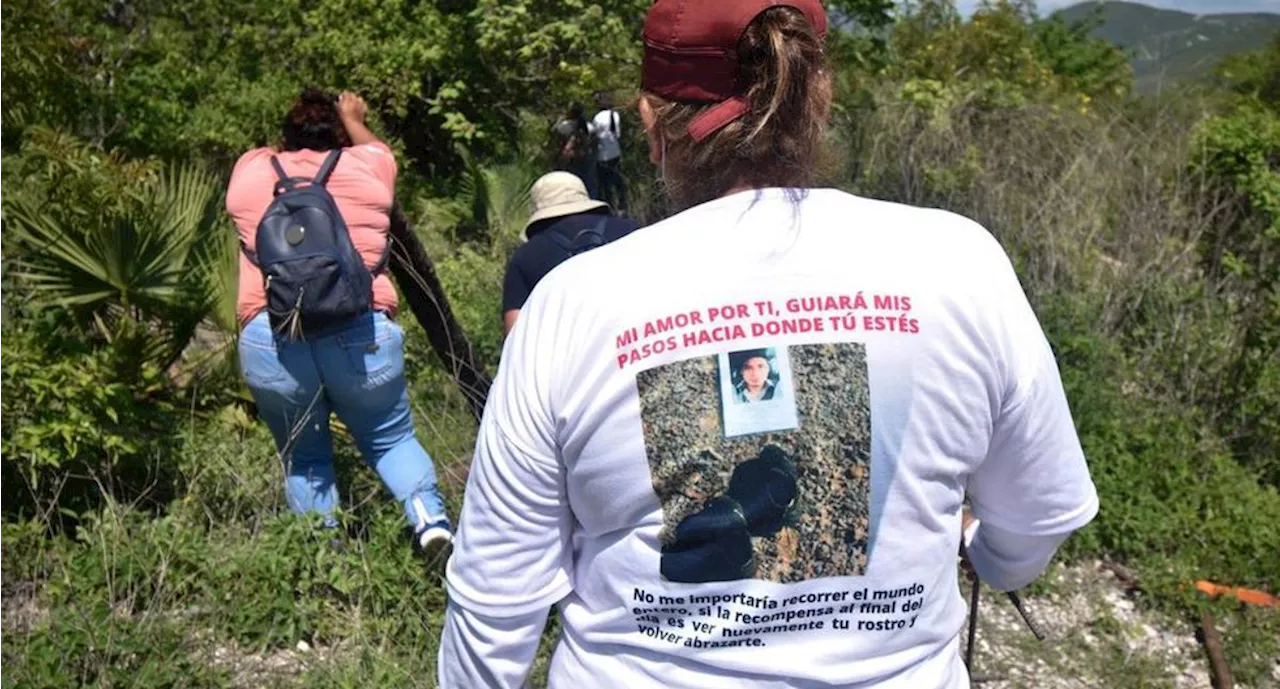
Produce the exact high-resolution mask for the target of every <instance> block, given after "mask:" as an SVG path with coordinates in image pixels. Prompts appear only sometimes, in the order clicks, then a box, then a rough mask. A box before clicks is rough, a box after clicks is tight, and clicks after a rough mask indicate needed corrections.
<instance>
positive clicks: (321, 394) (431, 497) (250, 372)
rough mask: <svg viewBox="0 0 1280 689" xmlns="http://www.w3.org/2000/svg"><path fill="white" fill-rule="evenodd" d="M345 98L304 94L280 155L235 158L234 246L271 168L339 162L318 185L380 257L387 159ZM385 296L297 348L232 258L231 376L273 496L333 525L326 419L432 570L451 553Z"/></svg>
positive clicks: (380, 290) (251, 275)
mask: <svg viewBox="0 0 1280 689" xmlns="http://www.w3.org/2000/svg"><path fill="white" fill-rule="evenodd" d="M364 116H365V104H364V101H363V100H362V99H361V98H360V97H359V96H357V95H355V94H352V93H343V94H342V96H341V97H340V98H338V99H337V100H336V102H335V100H334V98H333V97H332V96H329V95H328V94H326V93H324V92H322V91H318V90H307V91H304V92H303V93H302V95H301V97H299V99H298V101H297V102H296V103H295V104H294V106H293V108H292V109H291V110H290V111H289V114H288V116H287V117H286V118H285V121H284V131H283V140H284V143H283V146H281V147H280V149H279V150H277V149H274V148H258V149H254V150H252V151H249V152H248V153H245V154H244V155H243V156H241V157H240V160H239V161H238V162H237V163H236V166H235V170H234V172H232V174H231V182H230V185H229V186H228V188H227V212H228V213H230V214H231V217H232V219H233V220H234V221H235V225H236V229H237V231H238V232H239V234H240V240H241V241H242V242H243V243H244V245H245V247H246V248H247V249H248V250H250V251H252V250H254V248H255V247H254V241H255V235H256V232H257V227H258V223H259V221H260V220H261V219H262V215H263V213H264V211H266V209H267V206H268V205H270V203H271V201H272V199H273V193H274V192H273V190H274V188H275V186H276V173H275V171H274V169H273V168H272V165H271V159H272V157H275V158H276V159H278V160H279V162H280V164H281V165H282V166H283V168H284V170H285V172H286V173H287V174H288V175H289V176H291V177H304V178H310V177H312V176H313V175H315V174H316V172H317V170H318V168H319V167H320V163H321V162H322V161H323V160H324V158H325V156H326V155H327V153H328V152H329V151H331V150H333V149H336V148H341V149H342V156H341V157H340V158H339V160H338V164H337V166H336V167H335V168H334V170H333V174H332V176H331V177H330V178H329V181H328V183H327V184H326V185H325V187H326V189H328V191H329V193H330V194H332V195H333V198H334V200H335V201H336V202H337V206H338V210H339V212H341V213H342V217H343V219H344V220H345V222H346V225H347V229H348V232H349V233H350V235H351V241H352V243H353V244H354V245H355V247H356V249H357V250H358V251H359V252H360V254H361V256H362V257H363V258H364V261H365V265H366V266H368V267H369V268H371V269H372V268H373V267H374V266H375V265H376V264H377V263H378V262H379V259H380V258H381V257H382V255H383V253H384V252H385V251H386V249H387V242H388V237H387V230H388V227H389V226H390V210H391V205H392V202H393V198H394V193H395V181H396V161H395V156H394V155H393V154H392V152H391V149H390V148H388V147H387V145H386V144H385V143H383V142H381V141H379V140H378V138H377V137H376V136H374V134H373V132H371V131H369V129H368V127H366V126H365V124H364ZM395 313H396V292H395V288H394V287H393V286H392V284H391V280H390V279H389V278H388V277H387V276H386V274H385V273H380V274H378V275H376V276H375V278H374V282H373V310H372V311H371V312H368V313H366V314H364V315H362V316H359V317H357V318H355V319H353V320H352V321H351V322H349V323H345V324H343V325H341V326H339V327H336V328H331V329H329V330H326V331H324V332H322V333H319V334H315V335H310V336H308V337H306V338H302V339H288V338H283V337H279V336H277V334H276V333H275V332H274V331H273V329H272V327H271V324H270V322H269V319H268V314H267V311H266V293H265V289H264V279H263V274H262V271H261V270H260V269H259V268H258V267H257V266H256V265H254V264H253V263H252V262H251V261H249V259H248V257H247V256H244V255H242V256H241V258H240V294H239V299H238V303H237V316H238V318H239V321H240V324H241V326H242V330H241V333H240V343H239V345H240V367H241V371H242V372H243V374H244V377H245V381H246V382H247V383H248V385H249V389H250V390H251V391H252V393H253V398H254V401H255V402H257V405H258V412H259V414H260V415H261V416H262V418H263V420H264V421H265V422H266V424H267V426H268V427H269V428H270V429H271V434H272V435H273V436H274V437H275V441H276V447H277V449H278V450H279V453H280V457H281V460H282V461H283V462H284V466H285V494H286V495H287V497H288V500H289V506H290V507H291V508H292V509H293V510H294V511H295V512H298V513H306V512H318V513H320V514H322V515H325V517H326V523H328V524H330V525H333V524H336V520H334V519H333V517H332V512H333V510H334V508H335V506H336V505H337V502H338V491H337V487H336V485H335V483H334V473H333V446H332V438H331V436H330V432H329V412H330V411H333V412H335V413H336V414H337V415H338V418H340V419H341V420H342V422H343V423H344V424H346V426H347V428H349V429H350V430H351V434H352V436H354V438H355V441H356V445H357V446H358V447H359V448H360V452H361V453H362V454H363V455H364V458H365V460H366V461H367V462H368V463H369V465H370V466H372V467H374V468H375V469H376V470H377V471H378V474H379V475H380V476H381V477H382V480H383V482H384V483H386V485H387V488H388V489H390V491H391V492H392V494H394V495H395V497H396V499H397V500H399V501H400V502H401V503H402V504H403V505H404V511H405V517H406V518H407V519H408V520H409V524H410V526H411V528H412V529H413V534H414V542H415V544H417V545H418V546H419V547H420V548H422V549H423V550H424V552H426V553H427V554H428V555H429V556H430V557H432V558H433V559H434V558H435V556H436V555H437V554H438V552H439V551H441V550H444V549H446V548H447V546H448V545H449V544H450V543H451V542H452V533H451V529H450V526H449V520H448V517H447V515H446V513H445V508H444V501H443V500H442V499H441V497H440V492H439V490H437V487H436V474H435V467H434V466H432V462H431V457H430V456H429V455H428V454H427V452H426V450H425V449H424V448H423V447H422V445H421V444H420V443H419V442H418V440H417V438H416V437H415V435H414V428H413V416H412V413H411V412H410V409H409V395H408V391H407V388H406V385H405V376H404V349H403V332H402V330H401V329H400V326H399V325H397V324H396V322H395V321H394V320H393V319H394V317H395Z"/></svg>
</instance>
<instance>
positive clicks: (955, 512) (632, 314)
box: [437, 0, 1099, 689]
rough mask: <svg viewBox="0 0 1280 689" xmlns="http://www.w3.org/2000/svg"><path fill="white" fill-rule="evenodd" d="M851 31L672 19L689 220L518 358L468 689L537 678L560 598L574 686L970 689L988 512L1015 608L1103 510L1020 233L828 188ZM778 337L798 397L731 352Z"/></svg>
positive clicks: (574, 267)
mask: <svg viewBox="0 0 1280 689" xmlns="http://www.w3.org/2000/svg"><path fill="white" fill-rule="evenodd" d="M826 29H827V17H826V14H825V12H824V10H823V8H822V6H821V5H820V4H819V2H818V0H717V1H716V2H708V1H707V0H656V1H655V2H654V3H653V4H652V5H651V6H650V8H649V10H648V13H647V15H646V18H645V23H644V36H643V38H644V57H643V62H642V69H641V75H642V84H641V93H640V98H639V102H638V105H639V115H640V119H641V122H642V124H643V127H644V130H645V133H646V137H647V140H648V144H649V153H650V160H651V162H653V164H654V165H656V166H657V167H658V168H659V169H660V170H661V174H662V179H663V190H664V191H665V193H666V195H667V196H668V198H669V201H670V203H671V206H672V207H673V208H674V209H676V213H675V215H673V216H671V217H669V218H667V219H665V220H662V221H660V222H657V223H655V224H652V225H648V226H646V227H645V229H644V231H643V232H634V233H632V234H631V235H629V236H627V237H624V238H622V239H620V240H618V241H615V242H611V243H610V244H608V245H605V246H602V247H599V248H598V249H595V250H593V251H591V253H590V254H587V255H585V256H582V257H580V258H576V259H574V260H571V261H567V262H565V263H564V264H563V265H562V266H560V267H559V268H557V269H556V270H555V271H553V272H552V273H551V274H549V275H547V276H546V277H545V278H544V279H543V280H542V282H541V283H540V284H539V286H538V289H536V290H535V291H534V293H533V294H532V295H531V296H530V297H529V299H528V300H527V302H526V303H525V304H524V306H523V307H522V310H523V314H524V315H523V316H522V317H521V318H520V320H519V322H518V323H517V324H516V326H515V328H514V329H513V330H512V331H511V333H510V335H509V336H508V337H507V338H506V342H505V345H504V348H503V352H502V362H501V366H500V367H499V370H498V373H497V376H496V378H495V381H494V386H493V393H492V394H491V395H490V396H489V404H488V406H487V407H486V409H485V414H484V418H483V420H482V422H481V425H480V430H479V433H478V436H477V439H476V447H475V454H474V457H473V460H472V464H471V470H470V474H469V476H468V479H467V489H466V496H465V499H464V502H463V507H462V516H461V519H460V523H461V526H460V528H459V530H458V533H457V538H456V542H455V549H454V551H453V555H452V557H451V558H450V561H449V563H448V565H447V567H446V579H447V586H448V592H449V604H448V608H447V609H446V612H445V622H444V629H443V631H442V636H441V642H440V646H439V650H438V656H437V657H438V664H437V668H438V670H437V672H438V678H439V683H440V686H442V687H444V688H445V689H453V688H455V687H512V688H514V687H520V686H524V684H525V682H526V681H527V679H528V675H529V673H530V671H531V669H532V667H533V665H534V663H535V656H536V653H537V649H538V646H539V641H540V639H541V636H542V632H543V629H544V627H545V624H546V621H547V614H548V609H549V607H550V606H552V605H555V606H557V608H558V611H559V616H558V617H559V620H560V627H561V634H560V636H559V639H558V642H557V645H556V650H555V653H554V655H553V656H552V658H551V660H550V664H549V669H548V681H547V686H548V687H551V688H552V689H562V688H570V687H628V688H630V689H644V688H648V687H655V688H656V687H664V688H672V689H693V688H695V687H696V688H697V689H730V688H734V689H736V688H741V687H753V688H756V689H762V688H768V689H783V688H800V687H804V688H808V689H817V688H819V687H824V688H828V689H834V688H836V687H842V688H846V689H852V688H858V689H869V688H871V687H910V688H912V689H916V688H921V689H963V688H965V687H968V686H969V685H970V678H969V675H968V672H967V670H966V667H965V664H964V661H963V659H962V656H961V648H960V637H961V632H962V629H963V626H964V619H965V603H964V600H963V598H962V597H961V595H960V590H959V589H960V585H959V568H958V567H957V562H956V559H957V552H958V550H959V544H960V539H961V526H962V520H963V516H962V515H963V508H964V505H965V504H966V502H967V503H968V505H969V507H970V509H971V511H972V514H973V516H974V517H976V518H978V519H979V520H980V526H978V527H976V530H975V531H974V532H973V533H972V538H971V540H969V545H968V548H967V552H968V555H969V561H970V563H971V565H972V567H973V569H974V570H975V571H976V572H977V574H978V575H979V576H980V577H981V578H982V579H983V580H984V581H985V582H987V583H988V585H993V586H996V587H998V588H1001V589H1002V590H1013V589H1017V588H1020V587H1022V586H1025V585H1026V584H1027V583H1029V582H1030V581H1031V580H1032V579H1034V578H1035V577H1037V576H1039V574H1040V573H1041V572H1043V570H1044V568H1045V567H1046V566H1047V564H1048V562H1049V561H1050V559H1051V558H1052V556H1053V554H1054V552H1055V551H1056V549H1057V547H1058V546H1059V545H1060V544H1061V543H1062V542H1063V541H1064V540H1065V539H1066V538H1067V537H1068V536H1069V535H1070V534H1071V533H1072V532H1073V531H1075V530H1077V529H1079V528H1081V527H1083V526H1084V525H1085V524H1087V523H1089V522H1090V521H1091V520H1092V519H1093V518H1094V516H1095V515H1096V514H1097V512H1098V508H1099V505H1098V496H1097V492H1096V490H1095V488H1094V485H1093V481H1092V479H1091V477H1090V475H1089V470H1088V466H1087V463H1086V461H1085V457H1084V453H1083V451H1082V449H1081V446H1080V441H1079V438H1078V437H1077V434H1076V431H1075V427H1074V424H1073V421H1072V417H1071V411H1070V409H1069V407H1068V405H1067V400H1066V395H1065V393H1064V390H1063V385H1062V381H1061V378H1060V375H1059V371H1058V367H1057V362H1056V360H1055V358H1054V354H1053V351H1052V349H1051V347H1050V345H1049V343H1048V341H1047V340H1046V338H1045V336H1044V333H1043V331H1042V329H1041V327H1040V324H1039V322H1038V321H1037V319H1036V315H1035V313H1034V311H1033V310H1032V309H1031V306H1030V304H1029V302H1028V300H1027V297H1026V295H1025V293H1024V292H1023V290H1022V288H1021V286H1020V284H1019V281H1018V276H1017V275H1016V274H1015V272H1014V270H1013V266H1012V263H1011V262H1010V260H1009V258H1008V256H1007V255H1006V254H1005V252H1004V250H1003V248H1002V247H1001V246H1000V244H999V243H998V242H997V241H996V240H995V238H993V237H992V235H991V234H990V233H989V232H988V231H987V230H986V229H985V228H983V227H982V226H980V225H979V224H977V223H975V222H973V221H972V220H969V219H967V218H964V217H961V216H959V215H956V214H953V213H949V212H946V211H942V210H936V209H926V208H916V207H911V206H907V205H902V204H895V203H888V202H883V201H876V200H872V199H866V198H861V197H858V196H855V195H852V194H848V193H845V192H843V191H840V190H837V189H827V188H822V187H821V186H820V185H819V184H818V181H817V180H818V170H820V169H821V168H822V166H821V164H820V160H819V158H820V153H821V152H822V151H823V150H824V149H825V148H826V147H824V146H823V135H824V129H825V127H826V123H827V116H828V113H829V112H830V109H831V99H832V86H831V82H830V77H829V74H828V72H827V68H826V66H825V62H824V53H825V50H826V43H825V37H826ZM766 349H768V350H772V351H773V352H774V354H775V355H776V358H775V361H776V362H777V365H778V368H779V370H782V369H784V368H785V370H786V375H785V377H784V378H783V379H782V380H785V381H786V383H787V390H786V394H783V395H774V396H773V399H771V400H769V401H767V402H755V403H751V404H738V403H736V402H735V401H734V384H733V366H734V364H736V363H739V362H738V361H736V360H733V361H731V359H730V356H729V355H730V354H731V353H733V352H743V351H749V350H757V351H759V350H766ZM771 368H772V367H771ZM761 372H763V370H762V371H761ZM730 420H733V423H729V421H730ZM753 428H754V429H756V430H754V431H753V430H751V429H753ZM966 538H968V537H967V536H966Z"/></svg>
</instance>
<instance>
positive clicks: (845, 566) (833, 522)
mask: <svg viewBox="0 0 1280 689" xmlns="http://www.w3.org/2000/svg"><path fill="white" fill-rule="evenodd" d="M787 352H788V355H789V357H790V360H791V369H792V376H793V379H794V386H795V398H796V406H797V412H798V416H799V420H800V423H799V426H798V427H797V428H795V429H792V430H786V431H778V432H770V433H761V434H758V435H747V436H739V437H735V438H729V439H726V438H725V437H724V433H723V426H722V423H721V417H720V414H721V412H720V410H721V399H720V387H719V379H718V376H719V375H720V372H719V366H718V363H717V357H715V356H709V357H703V358H698V359H690V360H686V361H682V362H677V363H675V364H670V365H667V366H663V367H660V368H656V369H651V370H648V371H644V372H641V373H640V374H639V376H638V377H637V381H636V382H637V386H638V388H639V392H640V409H641V418H642V420H643V423H644V441H645V451H646V454H647V455H648V459H649V472H650V477H651V478H652V480H653V489H654V492H655V493H657V496H658V499H659V501H660V502H661V503H662V509H663V521H664V527H663V529H662V532H661V534H660V538H661V540H662V543H663V555H662V565H661V568H662V575H663V577H664V578H665V579H667V580H668V581H682V582H707V581H732V580H736V579H748V578H756V579H767V580H769V581H776V582H783V583H789V582H797V581H804V580H807V579H813V578H816V577H827V576H851V575H859V574H862V573H863V571H864V570H865V568H866V565H867V554H866V548H867V530H868V526H869V522H870V519H869V517H870V507H869V505H870V489H869V488H870V461H871V395H870V390H869V387H868V384H867V363H866V348H865V346H863V345H862V344H856V343H841V344H825V345H803V346H793V347H788V348H787Z"/></svg>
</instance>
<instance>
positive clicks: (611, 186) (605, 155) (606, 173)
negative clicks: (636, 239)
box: [591, 91, 627, 215]
mask: <svg viewBox="0 0 1280 689" xmlns="http://www.w3.org/2000/svg"><path fill="white" fill-rule="evenodd" d="M595 101H596V107H598V108H600V111H599V112H597V113H596V114H595V117H593V118H591V126H592V129H593V130H594V131H595V133H596V142H597V144H596V166H597V167H596V180H597V184H596V186H597V189H598V190H599V193H600V196H599V198H600V200H601V201H604V202H606V203H608V204H609V205H610V206H612V207H613V208H614V209H616V210H617V211H618V213H619V214H621V215H626V212H627V181H626V180H625V179H623V177H622V116H621V115H619V114H618V111H617V110H614V109H613V95H612V94H610V93H609V92H607V91H596V93H595Z"/></svg>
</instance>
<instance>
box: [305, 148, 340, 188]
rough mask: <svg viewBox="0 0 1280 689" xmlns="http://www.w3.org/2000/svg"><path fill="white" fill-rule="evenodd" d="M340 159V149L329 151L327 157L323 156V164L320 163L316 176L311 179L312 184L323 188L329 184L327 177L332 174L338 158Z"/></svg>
mask: <svg viewBox="0 0 1280 689" xmlns="http://www.w3.org/2000/svg"><path fill="white" fill-rule="evenodd" d="M340 157H342V149H341V148H335V149H333V150H332V151H329V155H327V156H325V158H324V162H323V163H320V169H319V170H316V176H315V177H312V178H311V183H312V184H318V185H320V186H322V187H323V186H324V185H325V184H327V183H328V182H329V176H330V175H332V174H333V168H335V167H337V165H338V158H340Z"/></svg>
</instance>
